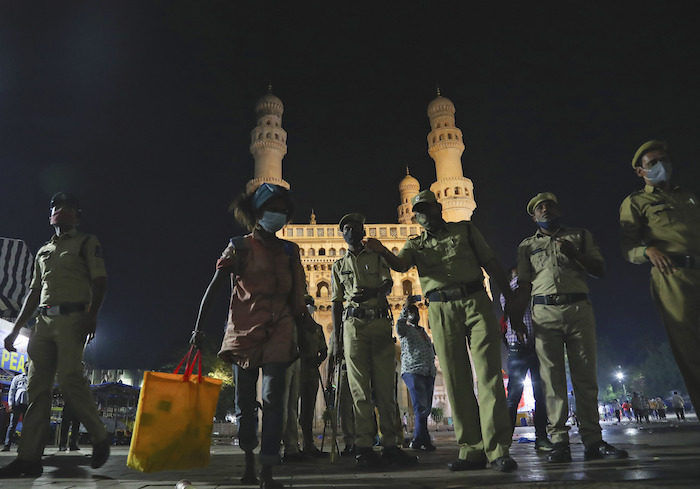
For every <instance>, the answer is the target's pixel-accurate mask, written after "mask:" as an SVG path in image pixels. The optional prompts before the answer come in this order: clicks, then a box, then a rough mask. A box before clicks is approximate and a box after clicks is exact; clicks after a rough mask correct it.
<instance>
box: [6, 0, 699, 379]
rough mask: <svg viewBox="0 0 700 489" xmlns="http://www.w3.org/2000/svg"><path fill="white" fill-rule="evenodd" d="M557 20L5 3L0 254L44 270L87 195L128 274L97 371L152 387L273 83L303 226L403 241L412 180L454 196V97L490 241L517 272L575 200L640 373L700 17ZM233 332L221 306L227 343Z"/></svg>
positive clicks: (92, 224)
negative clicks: (666, 164) (635, 261)
mask: <svg viewBox="0 0 700 489" xmlns="http://www.w3.org/2000/svg"><path fill="white" fill-rule="evenodd" d="M484 3H485V2H484ZM490 3H493V2H490ZM541 3H542V2H517V3H515V2H513V3H512V4H511V3H508V2H497V3H495V5H497V6H498V7H497V8H496V7H486V6H484V5H481V3H477V2H458V3H450V2H430V3H428V2H425V3H423V6H422V7H413V8H409V7H407V5H409V3H406V2H402V3H399V2H396V3H391V5H392V6H389V2H374V3H366V4H363V3H358V2H352V3H349V4H348V5H351V7H348V8H339V7H337V6H336V5H337V4H338V2H324V3H318V4H315V5H317V6H318V7H317V8H312V7H311V6H308V5H307V6H306V7H300V6H299V5H298V4H301V2H284V3H279V4H275V3H272V2H233V1H216V2H214V1H198V2H191V1H189V2H170V1H167V2H166V1H162V2H156V1H143V2H141V1H139V2H97V1H93V2H84V3H70V2H46V4H45V5H44V6H43V7H41V8H40V7H39V5H38V4H34V6H33V7H32V8H29V7H28V6H27V5H26V3H25V2H10V1H2V2H1V3H0V124H1V126H0V179H1V182H2V190H0V234H1V235H2V236H7V237H12V238H20V239H23V240H25V241H26V242H27V244H28V245H29V246H30V248H31V249H32V251H34V252H36V250H37V249H38V248H39V247H40V246H41V245H42V244H43V243H44V242H45V241H46V240H47V239H48V238H49V237H50V236H51V234H52V229H51V228H50V227H49V226H48V220H47V219H48V205H49V199H50V197H51V195H53V193H55V192H56V191H58V190H67V191H72V192H74V193H76V194H78V195H79V197H80V198H81V199H82V201H83V210H84V219H83V222H82V223H81V229H82V230H83V231H84V232H88V233H92V234H95V235H97V236H98V237H99V238H100V240H101V242H102V245H103V248H104V254H105V259H106V264H107V267H108V273H109V275H110V278H109V291H108V295H107V299H106V302H105V305H104V308H103V310H102V313H101V316H100V322H99V326H98V333H97V334H98V336H97V339H96V342H95V343H94V344H93V345H92V346H91V347H90V348H89V349H88V352H87V360H88V362H90V363H92V364H94V365H95V366H97V367H102V368H117V367H120V368H154V367H157V366H159V364H160V363H161V362H163V361H164V360H165V359H166V358H169V355H171V354H172V352H173V351H176V350H182V349H184V348H185V347H186V343H187V340H188V338H189V332H190V331H191V330H192V327H193V324H194V320H195V318H196V313H197V308H198V305H199V301H200V300H201V296H202V293H203V292H204V289H205V287H206V285H207V284H208V282H209V280H210V278H211V275H212V274H213V271H214V264H215V260H216V258H217V257H218V256H219V253H220V252H221V250H222V249H223V248H224V246H225V245H226V242H227V239H228V238H229V237H230V236H232V235H237V234H241V232H242V231H241V229H240V228H238V227H237V226H236V225H235V224H234V223H233V219H232V217H231V215H230V214H228V213H227V207H228V204H229V202H230V201H231V199H232V198H233V197H234V196H235V195H236V194H237V193H239V192H240V191H241V190H242V188H243V186H244V184H245V182H246V181H247V180H249V179H250V178H251V177H252V172H253V158H252V156H251V155H250V153H249V144H250V131H251V130H252V129H253V127H254V125H255V114H254V106H255V101H256V100H257V99H258V98H259V97H260V96H261V95H263V94H264V93H265V91H266V88H267V85H268V82H271V83H272V86H273V93H274V94H275V95H277V96H278V97H280V98H281V99H282V101H283V103H284V105H285V113H284V116H283V119H282V126H283V128H284V129H285V130H286V131H287V132H288V135H289V139H288V154H287V156H286V157H285V158H284V175H283V176H284V178H285V179H286V180H287V181H288V182H290V183H291V185H292V190H293V192H294V195H295V200H296V202H297V207H298V208H297V213H296V216H295V222H301V223H306V222H308V216H309V214H310V212H311V209H312V208H313V209H315V212H316V215H317V219H318V222H319V223H335V222H337V221H338V220H339V218H340V217H341V216H342V215H343V214H345V213H346V212H348V211H358V212H362V213H365V214H366V215H367V217H368V220H369V221H370V222H377V223H389V222H396V220H397V215H396V206H397V205H398V198H399V195H398V182H399V181H400V180H401V178H403V176H404V174H405V166H406V165H408V166H409V167H410V170H411V174H412V175H413V176H415V177H416V178H418V180H419V181H420V182H421V186H422V188H427V187H429V185H430V184H431V183H432V182H434V181H435V167H434V164H433V161H432V160H431V159H430V157H429V156H428V154H427V142H426V137H427V134H428V132H429V131H430V127H429V121H428V118H427V116H426V108H427V105H428V103H429V102H430V101H431V100H432V99H433V98H434V97H435V91H436V86H437V85H438V84H439V86H440V89H441V91H442V94H443V95H444V96H446V97H448V98H450V99H451V100H452V101H453V102H454V104H455V106H456V108H457V113H456V123H457V126H458V127H459V128H460V129H461V130H462V132H463V134H464V139H465V143H466V145H467V149H466V151H465V153H464V156H463V158H462V161H463V167H464V173H465V176H467V177H468V178H471V179H472V181H473V182H474V191H475V197H476V202H477V206H478V207H477V209H476V211H475V214H474V217H473V221H474V223H475V224H476V225H477V226H478V227H479V228H480V229H481V231H482V233H483V234H484V235H485V237H486V239H487V240H488V241H489V242H490V243H491V245H492V246H493V248H494V249H495V251H496V253H497V255H498V256H499V258H500V259H501V261H502V263H503V264H504V266H508V265H510V264H512V263H514V260H515V256H516V247H517V245H518V243H520V241H521V240H522V239H523V238H525V237H527V236H529V235H531V234H532V233H534V231H535V227H534V223H533V222H532V221H531V220H530V217H529V216H528V215H527V213H526V211H525V205H526V203H527V202H528V200H529V199H530V198H531V197H532V196H533V195H535V194H536V193H538V192H541V191H551V192H554V193H555V194H557V195H558V196H559V198H560V202H561V204H562V206H563V208H564V212H565V216H564V223H565V224H568V225H570V226H574V227H586V228H588V229H589V230H590V231H591V232H592V233H593V234H594V236H595V237H596V239H597V241H598V243H599V245H600V246H601V248H602V252H603V255H604V257H605V259H606V261H607V265H608V275H607V277H606V278H604V279H602V280H593V279H592V280H591V282H590V285H591V294H592V298H593V302H594V307H595V311H596V316H597V320H598V332H599V336H600V338H601V340H604V341H609V342H610V343H611V344H612V345H613V347H614V349H615V350H616V351H617V352H618V354H619V360H620V362H619V363H620V364H623V365H624V364H625V362H628V361H630V360H631V359H632V358H633V357H634V355H635V350H636V349H638V348H639V338H642V341H645V342H656V341H658V340H662V339H664V338H665V335H664V333H663V330H662V327H661V325H660V323H659V321H658V320H657V316H656V313H655V311H654V308H653V305H652V303H651V298H650V295H649V279H648V273H649V269H648V266H636V265H632V264H629V263H627V262H626V261H625V260H624V259H623V258H622V256H621V253H620V251H619V244H618V242H619V234H618V208H619V205H620V203H621V202H622V200H623V199H624V197H625V196H626V195H628V194H629V193H630V192H632V191H634V190H636V189H637V188H639V187H640V184H641V181H640V179H638V178H637V177H636V176H635V175H634V174H633V172H632V169H631V167H630V160H631V158H632V155H633V154H634V151H635V150H636V148H637V147H638V146H639V145H640V144H641V143H643V142H644V141H646V140H648V139H652V138H659V139H665V140H666V141H667V142H668V144H669V149H670V154H671V158H672V160H673V162H674V180H675V181H676V182H679V183H681V184H682V185H684V186H685V187H686V188H688V189H690V190H694V191H698V190H700V189H699V188H698V176H700V169H699V168H698V166H697V158H696V155H695V151H694V149H693V148H694V146H693V145H694V144H696V142H697V140H698V123H697V121H698V117H699V116H700V97H698V94H697V90H698V87H700V69H698V68H699V67H698V64H699V63H698V60H700V39H699V38H700V34H699V31H700V30H699V29H698V28H697V26H698V25H699V24H698V21H700V4H698V3H697V2H658V1H656V2H634V3H632V2H629V3H628V2H566V4H567V6H566V7H565V8H564V7H556V8H555V9H553V8H552V7H551V5H557V4H555V3H554V2H551V5H550V6H543V5H540V4H541ZM545 3H550V2H545ZM385 4H386V5H385ZM223 295H225V294H223ZM225 315H226V306H225V300H224V298H223V297H222V301H221V305H220V307H219V308H218V309H217V311H216V312H215V313H214V314H213V315H212V318H211V321H210V322H209V324H208V331H209V333H210V336H213V337H216V335H217V334H218V331H220V327H222V326H223V322H224V321H225Z"/></svg>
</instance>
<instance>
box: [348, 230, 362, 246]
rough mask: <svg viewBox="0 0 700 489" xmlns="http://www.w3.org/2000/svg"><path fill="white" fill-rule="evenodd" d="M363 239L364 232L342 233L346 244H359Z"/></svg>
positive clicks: (351, 231)
mask: <svg viewBox="0 0 700 489" xmlns="http://www.w3.org/2000/svg"><path fill="white" fill-rule="evenodd" d="M364 237H365V233H364V231H363V230H359V229H349V230H348V231H347V232H345V233H343V239H344V240H345V242H346V243H347V244H356V243H359V242H360V241H362V238H364Z"/></svg>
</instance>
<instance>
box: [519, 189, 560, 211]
mask: <svg viewBox="0 0 700 489" xmlns="http://www.w3.org/2000/svg"><path fill="white" fill-rule="evenodd" d="M548 200H551V201H552V202H554V203H555V204H559V201H558V200H557V196H556V195H554V194H553V193H552V192H540V193H539V194H537V195H535V196H534V197H533V198H532V199H530V202H528V203H527V213H528V214H530V215H531V216H534V215H535V207H537V206H538V205H539V204H541V203H542V202H546V201H548Z"/></svg>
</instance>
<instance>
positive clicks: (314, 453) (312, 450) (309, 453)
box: [302, 445, 328, 458]
mask: <svg viewBox="0 0 700 489" xmlns="http://www.w3.org/2000/svg"><path fill="white" fill-rule="evenodd" d="M302 453H303V454H304V456H306V457H315V458H319V457H327V456H328V454H327V453H326V452H322V451H321V450H319V449H318V448H316V447H315V446H314V445H309V448H306V447H304V450H303V451H302Z"/></svg>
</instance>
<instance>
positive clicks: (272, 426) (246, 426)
mask: <svg viewBox="0 0 700 489" xmlns="http://www.w3.org/2000/svg"><path fill="white" fill-rule="evenodd" d="M287 365H288V364H287V363H266V364H264V365H263V366H262V367H261V368H257V367H253V368H242V367H240V366H238V365H234V366H233V379H234V382H235V383H236V421H237V423H238V441H239V444H240V447H241V450H243V451H244V452H252V451H253V450H254V449H255V448H256V447H257V446H258V408H259V406H260V405H259V404H258V401H257V385H258V377H259V374H260V370H262V436H261V438H262V444H261V447H260V463H261V464H262V465H275V464H277V462H278V461H279V452H280V441H281V440H282V424H283V422H282V419H283V411H284V382H285V373H286V371H287Z"/></svg>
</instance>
